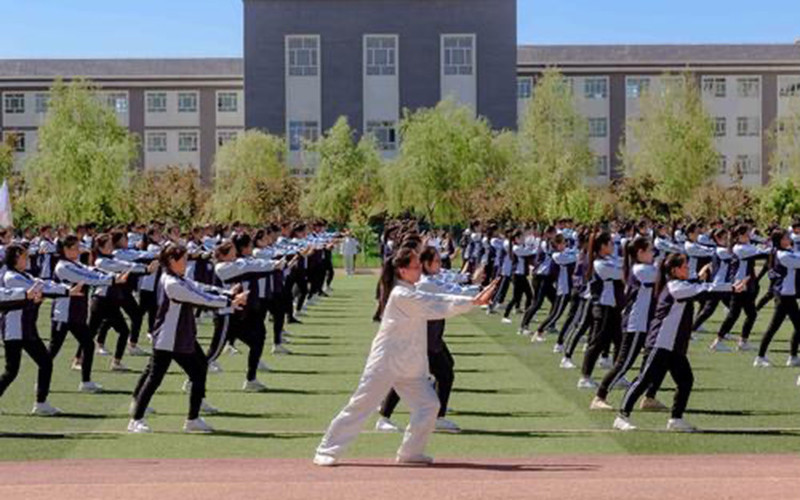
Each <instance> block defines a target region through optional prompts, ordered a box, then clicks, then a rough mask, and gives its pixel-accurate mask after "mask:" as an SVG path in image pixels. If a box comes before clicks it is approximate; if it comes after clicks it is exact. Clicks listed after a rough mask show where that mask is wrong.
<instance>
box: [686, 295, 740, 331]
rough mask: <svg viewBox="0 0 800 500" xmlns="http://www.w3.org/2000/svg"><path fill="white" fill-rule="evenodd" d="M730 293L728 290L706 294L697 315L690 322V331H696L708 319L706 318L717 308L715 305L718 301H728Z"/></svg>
mask: <svg viewBox="0 0 800 500" xmlns="http://www.w3.org/2000/svg"><path fill="white" fill-rule="evenodd" d="M730 300H731V294H730V293H728V292H714V293H710V294H709V295H708V298H706V301H705V302H704V303H703V307H702V309H700V312H699V313H697V317H696V318H695V320H694V323H693V324H692V331H693V332H694V331H697V330H698V329H699V328H700V327H701V326H703V323H705V322H706V321H708V319H709V318H710V317H711V316H713V315H714V311H716V310H717V306H718V305H719V304H720V302H724V303H730Z"/></svg>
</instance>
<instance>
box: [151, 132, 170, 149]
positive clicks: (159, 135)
mask: <svg viewBox="0 0 800 500" xmlns="http://www.w3.org/2000/svg"><path fill="white" fill-rule="evenodd" d="M146 137H147V139H146V142H147V152H148V153H166V152H167V133H166V132H148V133H147V136H146Z"/></svg>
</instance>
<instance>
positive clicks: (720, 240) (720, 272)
mask: <svg viewBox="0 0 800 500" xmlns="http://www.w3.org/2000/svg"><path fill="white" fill-rule="evenodd" d="M711 238H712V240H713V241H714V244H715V245H716V249H715V253H714V255H713V256H712V258H711V281H712V282H714V283H717V284H720V283H732V282H733V267H732V265H733V262H734V258H735V257H734V255H733V252H732V251H731V249H730V234H729V233H728V230H727V229H715V230H714V231H713V232H712V234H711ZM730 300H731V294H730V293H729V292H709V293H708V294H707V295H706V300H705V301H704V302H703V305H702V307H701V309H700V312H699V313H697V317H696V318H695V320H694V323H693V324H692V331H693V332H697V331H701V328H702V325H703V323H705V322H706V321H707V320H708V319H709V318H711V316H713V314H714V311H716V309H717V306H718V305H719V304H720V303H723V304H730ZM724 340H725V339H724V338H719V337H718V338H717V339H716V340H715V341H714V342H713V343H712V344H711V349H712V350H715V351H730V348H729V347H728V346H727V345H725V342H724Z"/></svg>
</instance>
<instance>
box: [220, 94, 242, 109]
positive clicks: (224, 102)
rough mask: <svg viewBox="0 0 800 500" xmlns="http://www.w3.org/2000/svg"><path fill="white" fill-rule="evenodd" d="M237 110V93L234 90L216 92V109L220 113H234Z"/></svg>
mask: <svg viewBox="0 0 800 500" xmlns="http://www.w3.org/2000/svg"><path fill="white" fill-rule="evenodd" d="M238 110H239V94H237V93H236V92H220V93H219V94H217V111H218V112H220V113H236V112H237V111H238Z"/></svg>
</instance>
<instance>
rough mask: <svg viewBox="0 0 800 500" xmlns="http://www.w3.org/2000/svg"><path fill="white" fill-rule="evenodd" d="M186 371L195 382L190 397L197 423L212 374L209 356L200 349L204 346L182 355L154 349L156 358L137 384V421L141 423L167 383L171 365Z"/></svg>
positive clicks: (153, 358)
mask: <svg viewBox="0 0 800 500" xmlns="http://www.w3.org/2000/svg"><path fill="white" fill-rule="evenodd" d="M173 360H174V361H175V362H176V363H178V365H179V366H180V367H181V368H182V369H183V371H184V372H186V375H187V376H188V377H189V380H190V381H191V382H192V392H191V394H190V396H189V415H188V417H187V418H188V419H189V420H194V419H196V418H197V417H198V416H199V415H200V405H201V404H202V403H203V398H204V397H205V396H206V372H207V371H208V363H207V362H206V356H205V354H203V351H202V350H201V349H200V346H198V345H197V344H195V346H194V350H193V351H192V352H191V353H188V354H187V353H179V352H172V351H161V350H158V349H155V350H153V355H152V356H151V357H150V363H149V364H148V365H147V368H145V371H144V373H142V376H141V377H140V378H139V383H138V384H137V385H136V389H135V390H134V394H133V397H134V398H135V399H136V409H135V410H134V413H133V418H134V420H141V419H142V418H144V414H145V411H146V410H147V406H148V405H149V404H150V400H151V399H152V397H153V394H155V392H156V390H158V387H159V386H160V385H161V382H162V381H163V380H164V375H166V374H167V370H169V365H170V364H171V363H172V361H173Z"/></svg>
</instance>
